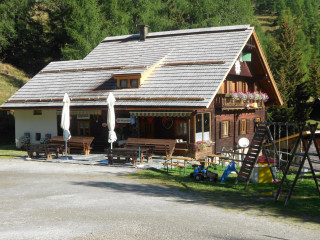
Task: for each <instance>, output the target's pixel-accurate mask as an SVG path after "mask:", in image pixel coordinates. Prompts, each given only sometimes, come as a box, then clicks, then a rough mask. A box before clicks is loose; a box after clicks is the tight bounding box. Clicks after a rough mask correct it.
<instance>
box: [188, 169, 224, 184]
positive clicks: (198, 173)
mask: <svg viewBox="0 0 320 240" xmlns="http://www.w3.org/2000/svg"><path fill="white" fill-rule="evenodd" d="M190 177H191V178H193V179H195V180H196V181H201V180H204V179H208V180H209V181H210V182H217V181H218V174H217V173H214V172H211V171H209V170H208V168H207V169H203V167H197V168H196V169H195V170H194V172H192V173H190Z"/></svg>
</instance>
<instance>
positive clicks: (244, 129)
mask: <svg viewBox="0 0 320 240" xmlns="http://www.w3.org/2000/svg"><path fill="white" fill-rule="evenodd" d="M246 133H247V120H246V119H241V120H240V134H246Z"/></svg>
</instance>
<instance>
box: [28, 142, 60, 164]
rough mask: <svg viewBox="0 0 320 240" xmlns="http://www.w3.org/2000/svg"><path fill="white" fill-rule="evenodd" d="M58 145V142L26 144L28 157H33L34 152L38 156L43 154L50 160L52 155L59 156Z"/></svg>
mask: <svg viewBox="0 0 320 240" xmlns="http://www.w3.org/2000/svg"><path fill="white" fill-rule="evenodd" d="M60 147H61V146H60V144H58V145H57V144H28V145H27V153H28V156H29V158H33V157H34V153H35V154H36V157H40V154H44V155H45V157H46V160H51V159H52V155H54V156H55V157H56V158H59V152H60Z"/></svg>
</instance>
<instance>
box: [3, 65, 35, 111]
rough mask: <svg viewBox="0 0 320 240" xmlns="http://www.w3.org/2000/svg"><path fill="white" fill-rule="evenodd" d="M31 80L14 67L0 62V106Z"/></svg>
mask: <svg viewBox="0 0 320 240" xmlns="http://www.w3.org/2000/svg"><path fill="white" fill-rule="evenodd" d="M28 80H29V78H28V77H27V75H26V74H25V73H24V72H23V71H20V70H19V69H17V68H15V67H13V66H12V65H9V64H5V63H1V62H0V105H1V104H2V103H3V102H5V101H6V100H7V99H8V98H9V97H11V96H12V95H13V94H14V93H15V92H16V91H17V90H18V89H19V88H21V87H22V86H23V85H24V84H25V83H26V82H27V81H28Z"/></svg>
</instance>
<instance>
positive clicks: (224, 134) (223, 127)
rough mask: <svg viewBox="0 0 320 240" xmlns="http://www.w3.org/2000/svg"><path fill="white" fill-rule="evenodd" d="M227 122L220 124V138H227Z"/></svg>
mask: <svg viewBox="0 0 320 240" xmlns="http://www.w3.org/2000/svg"><path fill="white" fill-rule="evenodd" d="M229 130H230V128H229V121H222V122H221V137H228V136H229Z"/></svg>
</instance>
